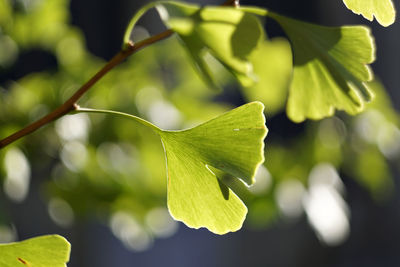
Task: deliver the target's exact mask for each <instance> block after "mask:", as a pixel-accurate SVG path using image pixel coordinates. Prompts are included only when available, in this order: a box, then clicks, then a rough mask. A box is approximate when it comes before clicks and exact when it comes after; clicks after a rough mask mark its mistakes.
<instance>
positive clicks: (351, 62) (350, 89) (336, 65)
mask: <svg viewBox="0 0 400 267" xmlns="http://www.w3.org/2000/svg"><path fill="white" fill-rule="evenodd" d="M270 15H271V17H273V18H274V19H276V20H277V21H278V22H279V23H280V24H281V26H282V27H283V29H284V30H285V32H286V33H287V35H288V36H289V39H290V41H291V43H292V47H293V53H294V73H293V80H292V84H291V86H290V91H289V99H288V104H287V113H288V116H289V117H290V118H291V119H292V120H293V121H296V122H301V121H303V120H305V119H306V118H310V119H321V118H323V117H327V116H331V115H333V114H334V111H335V109H338V110H344V111H346V112H348V113H350V114H356V113H359V112H360V111H362V110H363V108H364V104H365V102H367V101H370V100H371V98H372V96H373V95H372V93H371V92H370V90H369V89H368V88H367V86H366V85H365V83H364V82H366V81H369V80H371V79H372V76H373V75H372V72H371V70H370V68H369V66H367V64H370V63H372V62H373V61H374V59H375V47H374V42H373V38H372V37H371V34H370V30H369V29H368V28H366V27H363V26H344V27H324V26H318V25H313V24H310V23H305V22H301V21H297V20H293V19H289V18H286V17H283V16H280V15H277V14H272V13H270Z"/></svg>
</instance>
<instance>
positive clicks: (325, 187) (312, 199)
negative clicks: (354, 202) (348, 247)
mask: <svg viewBox="0 0 400 267" xmlns="http://www.w3.org/2000/svg"><path fill="white" fill-rule="evenodd" d="M343 188H344V187H343V184H342V182H341V180H340V177H339V175H338V174H337V172H336V170H335V169H334V167H333V166H332V165H330V164H325V163H323V164H319V165H317V166H315V167H314V168H313V170H312V171H311V173H310V176H309V190H308V193H307V194H306V195H305V197H304V199H303V205H304V209H305V211H306V214H307V217H308V221H309V223H310V225H311V226H312V228H313V229H314V231H315V232H316V234H317V236H318V238H319V239H320V240H321V242H323V243H325V244H327V245H329V246H336V245H339V244H342V243H343V242H344V241H345V240H346V239H347V237H348V235H349V233H350V223H349V213H350V211H349V208H348V206H347V204H346V202H345V201H344V200H343V198H342V196H341V195H340V193H339V192H340V191H343V190H344V189H343Z"/></svg>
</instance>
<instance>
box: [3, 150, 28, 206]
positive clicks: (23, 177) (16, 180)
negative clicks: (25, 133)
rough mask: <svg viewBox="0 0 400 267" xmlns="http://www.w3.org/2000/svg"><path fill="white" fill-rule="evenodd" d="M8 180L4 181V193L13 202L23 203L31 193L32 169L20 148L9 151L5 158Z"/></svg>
mask: <svg viewBox="0 0 400 267" xmlns="http://www.w3.org/2000/svg"><path fill="white" fill-rule="evenodd" d="M4 167H5V171H6V178H5V180H4V184H3V186H4V192H5V194H6V195H7V196H8V198H10V199H11V200H13V201H15V202H22V201H23V200H24V199H25V198H26V196H27V195H28V191H29V182H30V178H31V168H30V165H29V162H28V160H27V158H26V157H25V155H24V153H22V151H21V150H19V149H18V148H12V149H10V150H8V151H7V154H6V156H5V158H4Z"/></svg>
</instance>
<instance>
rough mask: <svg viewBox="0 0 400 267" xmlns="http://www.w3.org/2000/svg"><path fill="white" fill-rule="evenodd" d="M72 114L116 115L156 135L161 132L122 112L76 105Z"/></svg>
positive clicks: (153, 126) (142, 120)
mask: <svg viewBox="0 0 400 267" xmlns="http://www.w3.org/2000/svg"><path fill="white" fill-rule="evenodd" d="M73 113H101V114H111V115H116V116H120V117H124V118H128V119H130V120H134V121H136V122H138V123H140V124H142V125H144V126H146V127H149V128H151V129H152V130H153V131H155V132H156V133H160V132H162V130H161V129H160V128H158V127H157V126H155V125H154V124H152V123H151V122H148V121H146V120H144V119H142V118H140V117H137V116H135V115H132V114H128V113H124V112H119V111H114V110H105V109H91V108H82V107H79V106H77V105H76V109H75V111H74V112H73Z"/></svg>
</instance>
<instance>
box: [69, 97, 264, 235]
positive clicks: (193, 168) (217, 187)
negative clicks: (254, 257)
mask: <svg viewBox="0 0 400 267" xmlns="http://www.w3.org/2000/svg"><path fill="white" fill-rule="evenodd" d="M263 110H264V105H263V104H262V103H260V102H252V103H249V104H246V105H243V106H241V107H238V108H236V109H234V110H231V111H229V112H227V113H225V114H223V115H221V116H219V117H217V118H215V119H212V120H210V121H208V122H206V123H204V124H201V125H199V126H197V127H194V128H191V129H188V130H183V131H165V130H162V129H160V128H158V127H157V126H155V125H153V124H151V123H150V122H148V121H146V120H143V119H141V118H139V117H136V116H133V115H130V114H126V113H121V112H117V111H108V110H97V109H86V108H80V107H79V108H78V109H77V110H76V112H91V113H107V114H113V115H121V116H124V117H127V118H129V119H133V120H135V121H136V122H138V123H140V124H142V125H144V126H146V127H149V128H150V129H152V130H153V131H154V132H156V133H157V134H158V135H159V136H160V137H161V140H162V143H163V145H164V151H165V155H166V161H167V176H168V208H169V211H170V213H171V215H172V216H173V217H174V218H175V219H176V220H178V221H182V222H184V223H185V224H186V225H188V226H189V227H193V228H200V227H206V228H207V229H209V230H210V231H211V232H213V233H217V234H225V233H227V232H232V231H236V230H239V229H240V228H241V226H242V224H243V221H244V219H245V217H246V214H247V208H246V206H245V205H244V204H243V202H242V201H241V200H240V199H239V198H238V197H237V196H236V195H235V193H234V192H233V191H232V190H231V189H230V188H229V187H227V186H226V185H225V184H224V183H223V182H221V180H220V179H218V177H219V175H218V174H217V173H216V172H217V171H216V170H218V172H220V173H221V172H223V173H227V174H229V175H232V176H234V177H237V178H238V179H240V180H241V181H243V182H244V183H245V184H247V185H251V184H252V183H253V182H254V175H255V173H256V170H257V168H258V166H259V165H260V164H261V163H262V162H263V161H264V138H265V136H266V134H267V131H268V130H267V128H266V126H265V117H264V114H263ZM213 170H214V171H213Z"/></svg>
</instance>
